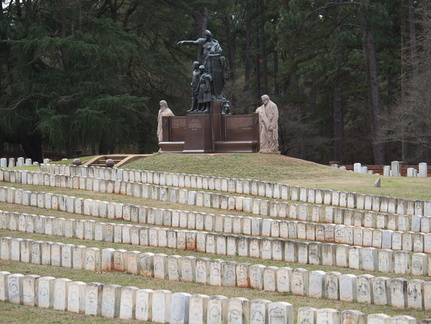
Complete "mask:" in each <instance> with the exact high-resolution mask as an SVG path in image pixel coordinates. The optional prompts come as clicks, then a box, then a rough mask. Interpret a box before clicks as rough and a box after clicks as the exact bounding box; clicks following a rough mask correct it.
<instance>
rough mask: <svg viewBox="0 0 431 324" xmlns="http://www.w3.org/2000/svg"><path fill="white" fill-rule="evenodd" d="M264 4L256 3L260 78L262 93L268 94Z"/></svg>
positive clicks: (261, 1)
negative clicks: (258, 19) (261, 77)
mask: <svg viewBox="0 0 431 324" xmlns="http://www.w3.org/2000/svg"><path fill="white" fill-rule="evenodd" d="M263 7H264V3H263V0H259V2H258V9H259V15H260V24H259V25H260V26H259V27H260V30H259V34H260V35H259V36H260V46H261V50H262V58H261V62H262V76H263V92H264V93H265V94H268V61H267V56H268V53H267V49H266V37H265V17H264V13H265V10H264V8H263Z"/></svg>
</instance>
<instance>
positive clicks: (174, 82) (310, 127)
mask: <svg viewBox="0 0 431 324" xmlns="http://www.w3.org/2000/svg"><path fill="white" fill-rule="evenodd" d="M430 7H431V6H430V4H429V2H427V1H423V0H418V1H414V0H398V1H397V0H372V1H371V0H356V1H346V0H334V1H329V0H218V1H213V0H211V1H210V0H145V1H142V0H12V1H5V0H3V1H2V10H1V11H0V75H1V79H0V154H1V152H2V150H3V147H4V143H12V144H17V145H18V144H19V145H21V146H22V149H23V150H24V151H25V153H26V154H27V156H29V157H31V158H33V159H35V160H41V158H42V150H53V151H62V152H67V156H69V157H74V156H76V152H77V151H84V152H86V153H90V154H98V153H100V154H104V153H116V152H125V151H133V152H135V153H149V152H154V151H156V150H157V142H156V136H155V133H156V116H157V111H158V108H159V106H158V102H159V101H160V100H162V99H165V100H167V102H168V104H169V106H170V108H171V109H172V110H173V111H174V113H175V114H177V115H184V114H185V113H186V110H187V109H189V108H190V104H191V100H190V97H191V89H190V78H191V71H192V62H193V60H194V59H195V57H196V48H193V47H187V46H181V47H180V46H178V45H177V42H178V41H179V40H184V39H197V38H198V37H201V36H202V33H203V31H204V30H205V29H209V30H211V32H212V33H213V35H214V37H215V38H216V39H217V40H218V41H219V42H220V44H221V46H222V47H223V55H225V56H226V59H227V62H228V71H227V83H226V86H225V95H226V98H227V99H228V100H229V101H230V104H231V111H232V112H233V113H235V114H242V113H251V112H253V111H254V110H255V109H256V108H257V107H258V106H259V105H260V104H261V103H260V97H261V95H263V94H268V95H269V96H270V97H271V100H273V101H274V102H276V103H277V105H278V108H279V111H280V150H281V152H282V154H286V155H289V156H295V157H299V158H303V159H308V160H312V161H317V162H321V163H327V162H328V161H339V162H342V163H352V162H362V163H368V164H383V163H385V162H388V161H391V160H404V161H407V162H417V161H427V160H429V157H431V154H430V152H431V150H430V149H431V114H430V111H431V91H430V90H429V89H430V87H431V23H430V21H431V20H430V18H431V8H430Z"/></svg>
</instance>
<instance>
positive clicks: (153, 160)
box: [0, 154, 431, 323]
mask: <svg viewBox="0 0 431 324" xmlns="http://www.w3.org/2000/svg"><path fill="white" fill-rule="evenodd" d="M88 158H90V157H88ZM81 160H82V161H84V160H86V158H81ZM71 162H72V160H68V161H61V162H58V163H66V164H71ZM31 168H34V169H36V168H35V167H31ZM123 168H129V169H132V168H133V169H149V170H155V171H167V172H177V173H190V174H202V175H213V176H222V177H231V178H245V179H259V180H266V181H273V182H281V183H287V184H290V185H296V186H306V187H311V188H327V189H335V190H344V191H355V192H360V193H369V194H377V195H383V196H395V197H404V198H411V199H431V191H430V188H431V182H430V181H431V180H430V179H421V178H392V177H381V178H382V187H381V188H375V187H374V186H373V184H374V181H375V180H376V179H377V177H378V176H373V175H363V174H357V173H353V172H347V171H343V170H338V169H335V168H331V167H328V166H324V165H319V164H315V163H311V162H307V161H302V160H298V159H293V158H289V157H285V156H280V155H264V154H206V155H203V154H197V155H186V154H154V155H152V156H149V157H146V158H142V159H138V160H135V161H132V162H130V163H128V164H127V165H125V166H123ZM31 170H33V169H31ZM0 185H2V186H3V185H5V186H12V187H15V188H22V189H25V190H30V191H45V192H52V193H57V194H64V195H70V196H75V197H81V198H91V199H99V200H105V201H115V202H121V203H131V204H137V205H146V206H150V207H157V208H172V209H192V210H195V211H202V212H210V213H214V214H218V213H220V214H231V215H243V216H253V215H250V214H246V213H241V212H236V211H235V212H234V211H227V210H215V209H210V208H204V207H195V206H193V207H192V206H185V205H180V204H173V203H169V202H160V201H154V200H150V199H141V198H135V197H129V196H124V195H116V194H104V193H97V192H89V191H84V190H72V189H65V188H54V187H42V186H30V185H23V184H15V183H0ZM0 209H1V210H8V211H16V212H25V213H29V214H43V215H46V216H55V217H65V218H75V219H94V220H95V221H98V222H103V221H107V220H103V219H100V218H97V217H91V216H85V215H76V214H69V213H66V212H61V211H52V210H47V209H41V208H37V207H31V206H20V205H12V204H7V203H0ZM109 222H121V223H125V222H126V221H123V220H116V219H110V220H109ZM4 236H11V237H21V238H28V239H33V240H43V241H54V242H62V243H70V244H83V245H86V246H87V247H98V248H100V249H103V248H107V247H112V248H115V249H126V250H129V251H131V250H137V251H141V252H153V253H166V254H168V255H174V254H177V255H182V256H184V255H192V256H195V257H208V258H211V259H216V258H220V259H223V260H227V261H237V262H247V263H252V264H264V265H273V266H278V267H282V266H290V267H292V268H300V267H301V268H305V269H307V270H309V271H313V270H323V271H326V272H329V271H339V272H341V273H353V274H356V275H361V274H364V273H366V271H362V270H359V271H358V270H353V269H348V268H337V267H325V266H312V265H302V264H287V263H286V262H277V261H269V260H261V259H253V258H245V257H238V256H225V255H216V254H211V255H207V254H202V253H197V252H195V251H179V250H174V249H168V248H156V247H145V246H132V245H127V244H116V243H107V242H98V241H82V240H79V239H75V238H63V237H57V236H49V235H41V234H35V233H23V232H13V231H7V230H0V237H4ZM0 271H9V272H11V273H23V274H39V275H43V276H49V275H51V276H54V277H57V278H60V277H63V278H69V279H72V280H80V281H84V282H93V281H97V282H102V283H105V284H113V283H116V284H120V285H122V286H126V285H130V286H136V287H138V288H150V289H168V290H171V291H173V292H180V291H183V292H189V293H191V294H207V295H224V296H227V297H239V296H241V297H246V298H248V299H250V300H252V299H259V298H265V299H269V300H271V301H287V302H289V303H292V304H293V305H294V309H295V317H296V315H297V310H298V308H299V307H303V306H312V307H316V308H334V309H338V310H340V311H342V310H345V309H356V310H359V311H362V312H364V313H366V314H370V313H385V314H388V315H391V316H395V315H401V314H404V315H410V316H413V317H416V318H417V319H425V318H429V317H430V315H429V311H418V310H412V309H395V308H392V307H385V306H376V305H366V304H361V303H344V302H340V301H334V300H328V299H317V298H310V297H300V296H293V295H291V294H281V293H275V292H263V291H257V290H253V289H239V288H229V287H213V286H204V285H200V284H196V283H184V282H175V281H169V280H157V279H153V278H147V277H143V276H136V275H132V274H127V273H120V272H91V271H83V270H76V269H69V268H59V267H51V266H46V265H33V264H26V263H19V262H12V261H4V260H2V261H0ZM372 274H373V275H374V276H386V277H391V278H393V277H399V276H400V275H395V274H386V273H377V272H376V273H372ZM403 277H404V278H406V279H412V278H418V279H419V277H413V276H403ZM421 279H425V280H428V279H429V278H428V277H422V278H421ZM0 322H1V323H28V322H33V323H105V322H106V323H111V322H112V323H114V322H116V323H118V322H124V321H121V320H118V319H114V320H110V319H105V318H102V317H89V316H85V315H82V314H73V313H69V312H62V311H57V310H52V309H40V308H35V307H27V306H22V305H14V304H10V303H2V302H0ZM130 322H132V321H130Z"/></svg>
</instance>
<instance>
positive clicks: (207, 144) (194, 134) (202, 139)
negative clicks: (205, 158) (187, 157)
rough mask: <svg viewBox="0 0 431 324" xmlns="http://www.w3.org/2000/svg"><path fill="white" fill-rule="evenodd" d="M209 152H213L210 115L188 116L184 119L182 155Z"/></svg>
mask: <svg viewBox="0 0 431 324" xmlns="http://www.w3.org/2000/svg"><path fill="white" fill-rule="evenodd" d="M211 152H214V148H213V142H212V127H211V115H209V114H205V115H198V114H191V115H188V116H187V119H186V134H185V139H184V149H183V153H211Z"/></svg>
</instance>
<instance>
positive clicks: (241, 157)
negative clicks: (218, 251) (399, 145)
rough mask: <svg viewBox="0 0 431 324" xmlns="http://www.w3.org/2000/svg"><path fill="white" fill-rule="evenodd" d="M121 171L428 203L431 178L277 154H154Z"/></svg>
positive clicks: (131, 163)
mask: <svg viewBox="0 0 431 324" xmlns="http://www.w3.org/2000/svg"><path fill="white" fill-rule="evenodd" d="M122 167H123V168H128V169H146V170H154V171H166V172H174V173H189V174H202V175H213V176H219V177H230V178H243V179H259V180H265V181H272V182H280V183H287V184H289V185H293V186H304V187H310V188H322V189H334V190H342V191H353V192H358V193H365V194H373V195H381V196H389V197H400V198H409V199H421V200H431V179H430V178H406V177H402V178H401V177H383V176H379V175H368V174H359V173H354V172H350V171H344V170H340V169H336V168H332V167H329V166H325V165H321V164H317V163H313V162H308V161H304V160H300V159H295V158H291V157H287V156H283V155H276V154H154V155H152V156H149V157H146V158H142V159H138V160H135V161H132V162H130V163H128V164H126V165H123V166H122ZM379 177H380V178H381V179H382V186H381V187H380V188H376V187H374V182H375V181H376V179H377V178H379Z"/></svg>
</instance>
